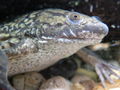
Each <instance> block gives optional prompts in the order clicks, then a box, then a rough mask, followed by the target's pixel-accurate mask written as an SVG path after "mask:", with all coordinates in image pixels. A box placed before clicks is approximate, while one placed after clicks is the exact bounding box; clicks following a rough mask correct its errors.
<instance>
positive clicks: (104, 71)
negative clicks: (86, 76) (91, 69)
mask: <svg viewBox="0 0 120 90" xmlns="http://www.w3.org/2000/svg"><path fill="white" fill-rule="evenodd" d="M95 70H96V73H97V74H98V76H99V78H100V80H101V83H102V85H103V87H104V88H105V87H106V84H105V79H107V80H108V81H109V82H110V83H112V84H113V83H114V81H113V80H112V79H111V77H110V76H111V75H114V76H116V77H118V78H119V79H120V76H119V75H118V74H117V73H115V72H114V71H113V70H119V71H120V69H119V68H118V67H116V66H113V65H111V64H107V63H105V62H101V63H98V64H96V65H95Z"/></svg>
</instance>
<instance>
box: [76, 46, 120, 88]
mask: <svg viewBox="0 0 120 90" xmlns="http://www.w3.org/2000/svg"><path fill="white" fill-rule="evenodd" d="M77 55H78V56H80V57H81V58H82V59H83V60H84V61H85V62H87V63H89V64H91V65H92V66H94V67H95V70H96V73H97V74H98V76H99V78H100V80H101V82H102V85H103V87H106V85H105V78H106V79H107V80H108V81H109V82H110V83H114V81H113V80H112V79H111V78H110V76H111V75H115V76H116V77H118V78H120V76H119V75H118V74H116V73H115V72H114V71H113V70H119V71H120V68H119V67H117V66H114V65H111V64H109V63H107V62H105V61H103V60H102V59H101V58H99V57H98V56H97V55H96V54H95V53H93V52H92V51H90V50H88V49H87V48H83V49H81V50H79V51H78V52H77Z"/></svg>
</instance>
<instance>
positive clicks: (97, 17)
mask: <svg viewBox="0 0 120 90" xmlns="http://www.w3.org/2000/svg"><path fill="white" fill-rule="evenodd" d="M92 18H95V19H97V20H99V21H102V19H101V18H100V17H99V16H92Z"/></svg>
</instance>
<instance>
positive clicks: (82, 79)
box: [72, 75, 96, 90]
mask: <svg viewBox="0 0 120 90" xmlns="http://www.w3.org/2000/svg"><path fill="white" fill-rule="evenodd" d="M72 82H73V86H76V87H80V86H81V87H82V86H83V87H84V88H85V89H83V88H82V89H79V90H92V89H93V88H94V86H95V85H96V84H95V82H94V81H93V80H92V79H91V78H89V77H88V76H85V75H84V76H83V75H75V76H74V77H73V78H72ZM76 90H78V89H76Z"/></svg>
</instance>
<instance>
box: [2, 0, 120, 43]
mask: <svg viewBox="0 0 120 90" xmlns="http://www.w3.org/2000/svg"><path fill="white" fill-rule="evenodd" d="M45 8H62V9H66V10H75V11H78V12H81V13H84V14H87V15H90V16H99V17H100V18H101V20H102V21H103V22H105V23H106V24H107V25H108V26H109V28H110V32H109V34H108V36H107V37H106V38H105V39H104V41H116V40H120V0H0V22H3V21H6V20H13V19H14V18H15V17H16V16H19V15H22V14H25V13H28V12H32V11H34V10H40V9H45Z"/></svg>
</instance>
